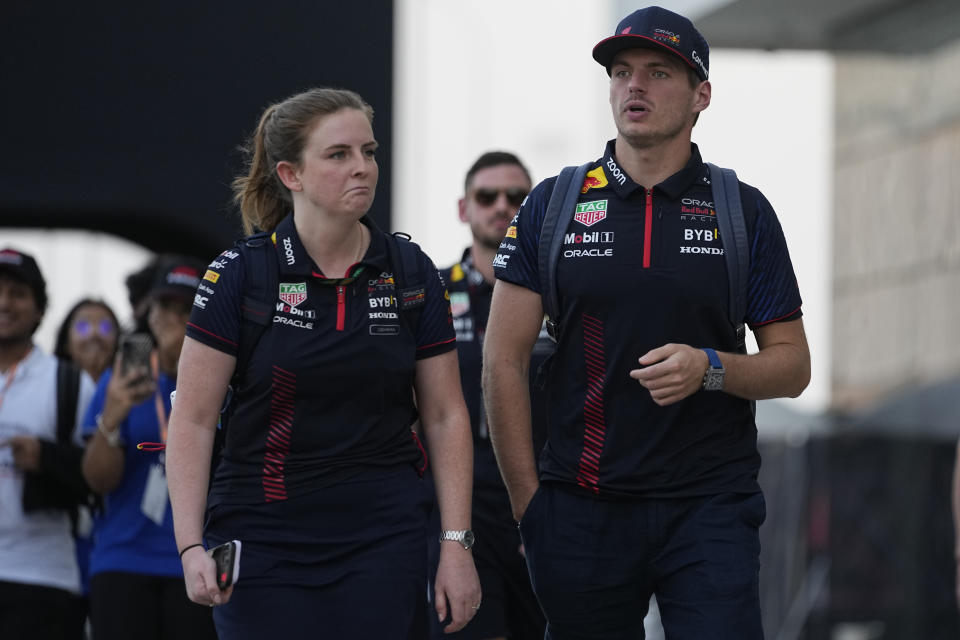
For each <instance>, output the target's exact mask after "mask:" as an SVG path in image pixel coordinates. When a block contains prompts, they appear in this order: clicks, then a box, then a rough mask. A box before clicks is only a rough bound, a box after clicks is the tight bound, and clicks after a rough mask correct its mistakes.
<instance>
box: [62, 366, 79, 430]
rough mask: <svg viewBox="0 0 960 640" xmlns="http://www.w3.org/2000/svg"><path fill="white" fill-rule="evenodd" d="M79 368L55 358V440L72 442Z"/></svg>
mask: <svg viewBox="0 0 960 640" xmlns="http://www.w3.org/2000/svg"><path fill="white" fill-rule="evenodd" d="M79 395H80V369H79V367H77V366H76V365H74V364H72V363H70V362H67V361H66V360H60V359H58V360H57V442H72V441H73V430H74V428H75V427H76V424H77V402H78V397H79Z"/></svg>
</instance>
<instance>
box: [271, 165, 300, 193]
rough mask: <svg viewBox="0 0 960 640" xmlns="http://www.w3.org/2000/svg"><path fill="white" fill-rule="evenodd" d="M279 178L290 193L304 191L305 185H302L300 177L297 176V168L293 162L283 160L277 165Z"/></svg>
mask: <svg viewBox="0 0 960 640" xmlns="http://www.w3.org/2000/svg"><path fill="white" fill-rule="evenodd" d="M277 176H278V177H279V178H280V182H282V183H283V186H285V187H286V188H287V189H290V191H303V185H302V184H300V177H299V176H298V175H297V168H296V167H295V166H294V165H293V163H291V162H287V161H286V160H281V161H280V162H278V163H277Z"/></svg>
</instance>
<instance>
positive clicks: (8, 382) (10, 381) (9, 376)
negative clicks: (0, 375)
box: [0, 356, 26, 407]
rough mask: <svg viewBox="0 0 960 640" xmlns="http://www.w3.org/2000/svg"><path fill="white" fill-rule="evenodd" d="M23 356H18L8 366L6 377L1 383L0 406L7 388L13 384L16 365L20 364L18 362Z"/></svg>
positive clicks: (21, 360)
mask: <svg viewBox="0 0 960 640" xmlns="http://www.w3.org/2000/svg"><path fill="white" fill-rule="evenodd" d="M25 358H26V356H24V357H23V358H20V359H19V360H17V361H16V362H14V363H13V366H12V367H10V371H9V372H8V373H7V379H6V381H5V382H4V383H3V390H2V391H0V407H2V406H3V399H4V398H6V397H7V389H9V388H10V385H12V384H13V377H14V376H15V375H16V374H17V367H19V366H20V363H21V362H23V361H24V359H25Z"/></svg>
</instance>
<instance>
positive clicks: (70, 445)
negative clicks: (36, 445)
mask: <svg viewBox="0 0 960 640" xmlns="http://www.w3.org/2000/svg"><path fill="white" fill-rule="evenodd" d="M80 376H81V371H80V369H79V368H78V367H77V366H76V365H74V364H72V363H70V362H67V361H65V360H58V361H57V435H56V441H54V442H50V441H47V440H41V441H40V446H41V453H40V469H39V470H38V471H34V472H27V473H25V474H24V482H23V510H24V512H25V513H31V512H34V511H40V510H44V509H55V510H62V511H66V512H67V513H68V514H69V515H70V520H71V523H72V524H73V525H74V526H76V517H77V508H78V507H79V506H80V505H85V506H89V507H93V506H94V505H95V503H96V499H95V496H94V494H93V492H91V491H90V487H88V486H87V482H86V480H84V478H83V472H82V470H81V463H82V460H83V448H82V447H78V446H77V445H76V444H74V442H73V430H74V427H75V426H76V420H77V401H78V397H79V394H80Z"/></svg>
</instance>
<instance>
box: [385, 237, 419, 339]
mask: <svg viewBox="0 0 960 640" xmlns="http://www.w3.org/2000/svg"><path fill="white" fill-rule="evenodd" d="M384 235H385V237H386V239H387V255H388V258H389V260H390V266H391V267H392V268H393V278H394V283H395V286H396V288H397V307H398V308H399V309H400V316H401V318H402V319H403V321H404V322H405V323H406V325H407V328H408V329H409V330H410V332H411V333H412V334H413V335H414V336H416V335H417V327H418V325H419V322H420V311H421V310H422V309H423V305H424V303H425V302H426V295H427V281H426V274H424V273H423V269H421V268H420V256H419V253H420V247H419V246H418V245H417V243H416V242H413V241H412V240H411V239H410V236H409V235H407V234H406V233H401V232H399V231H397V232H394V233H387V234H384Z"/></svg>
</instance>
